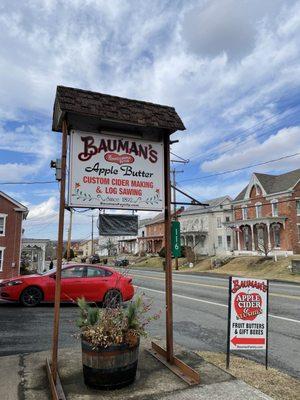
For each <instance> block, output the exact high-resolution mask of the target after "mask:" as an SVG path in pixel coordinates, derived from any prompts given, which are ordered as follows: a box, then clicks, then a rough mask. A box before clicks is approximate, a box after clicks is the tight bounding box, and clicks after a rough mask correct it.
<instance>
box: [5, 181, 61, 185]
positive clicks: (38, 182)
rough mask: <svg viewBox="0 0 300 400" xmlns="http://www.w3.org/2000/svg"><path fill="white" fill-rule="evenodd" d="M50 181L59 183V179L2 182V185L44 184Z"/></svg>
mask: <svg viewBox="0 0 300 400" xmlns="http://www.w3.org/2000/svg"><path fill="white" fill-rule="evenodd" d="M49 183H57V181H31V182H0V185H43V184H49Z"/></svg>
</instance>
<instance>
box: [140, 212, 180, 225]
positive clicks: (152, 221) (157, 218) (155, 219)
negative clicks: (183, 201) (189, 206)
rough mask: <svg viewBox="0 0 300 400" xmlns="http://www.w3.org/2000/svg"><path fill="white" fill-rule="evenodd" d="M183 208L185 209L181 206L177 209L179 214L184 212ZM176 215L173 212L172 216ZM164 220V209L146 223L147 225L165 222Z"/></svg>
mask: <svg viewBox="0 0 300 400" xmlns="http://www.w3.org/2000/svg"><path fill="white" fill-rule="evenodd" d="M183 210H184V207H181V208H179V209H178V210H177V211H176V214H177V215H179V214H182V212H183ZM174 215H175V214H174V213H172V214H171V218H173V216H174ZM164 220H165V213H164V211H163V212H161V213H159V214H157V215H156V216H155V217H153V218H151V219H150V220H149V222H147V223H146V224H145V226H148V225H153V224H157V223H160V222H164Z"/></svg>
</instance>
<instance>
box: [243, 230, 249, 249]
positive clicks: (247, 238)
mask: <svg viewBox="0 0 300 400" xmlns="http://www.w3.org/2000/svg"><path fill="white" fill-rule="evenodd" d="M243 232H244V250H250V229H249V227H248V226H245V227H244V228H243Z"/></svg>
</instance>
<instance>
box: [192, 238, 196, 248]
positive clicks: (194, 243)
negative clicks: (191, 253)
mask: <svg viewBox="0 0 300 400" xmlns="http://www.w3.org/2000/svg"><path fill="white" fill-rule="evenodd" d="M195 246H196V238H195V235H193V249H194V248H195Z"/></svg>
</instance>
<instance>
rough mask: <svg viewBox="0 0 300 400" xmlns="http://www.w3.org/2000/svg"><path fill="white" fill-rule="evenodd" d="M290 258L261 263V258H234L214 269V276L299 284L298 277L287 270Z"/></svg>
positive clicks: (299, 279) (299, 278)
mask: <svg viewBox="0 0 300 400" xmlns="http://www.w3.org/2000/svg"><path fill="white" fill-rule="evenodd" d="M290 264H291V258H290V257H284V258H280V259H278V261H276V262H275V261H274V260H269V259H267V260H265V261H262V259H261V257H236V258H234V259H232V260H231V261H230V262H229V263H228V264H226V265H224V266H223V267H221V268H217V269H214V270H213V271H212V272H214V273H216V274H224V273H226V274H229V275H237V276H247V277H249V278H265V279H268V278H269V279H283V280H289V281H293V282H300V275H293V274H291V272H290V271H289V270H288V268H287V267H288V265H290Z"/></svg>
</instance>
